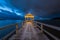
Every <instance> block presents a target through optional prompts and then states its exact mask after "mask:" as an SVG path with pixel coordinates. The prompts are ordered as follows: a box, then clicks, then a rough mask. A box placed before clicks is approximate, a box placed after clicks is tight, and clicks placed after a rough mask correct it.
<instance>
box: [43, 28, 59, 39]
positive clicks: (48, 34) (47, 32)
mask: <svg viewBox="0 0 60 40" xmlns="http://www.w3.org/2000/svg"><path fill="white" fill-rule="evenodd" d="M43 31H44V32H45V33H47V34H48V35H49V36H51V37H52V38H54V39H55V40H60V39H59V38H57V37H56V36H54V35H52V34H51V33H49V32H48V31H46V30H45V29H43Z"/></svg>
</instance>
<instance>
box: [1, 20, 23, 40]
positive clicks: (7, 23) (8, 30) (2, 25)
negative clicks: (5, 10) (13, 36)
mask: <svg viewBox="0 0 60 40" xmlns="http://www.w3.org/2000/svg"><path fill="white" fill-rule="evenodd" d="M17 22H18V23H19V24H21V22H22V21H21V20H0V28H3V27H5V26H6V25H10V24H15V23H17ZM19 27H21V25H19ZM14 29H16V26H13V27H11V28H8V29H4V30H0V39H1V38H2V37H4V36H5V35H7V34H8V33H10V32H11V31H13V30H14Z"/></svg>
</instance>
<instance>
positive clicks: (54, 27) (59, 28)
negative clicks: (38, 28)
mask: <svg viewBox="0 0 60 40" xmlns="http://www.w3.org/2000/svg"><path fill="white" fill-rule="evenodd" d="M34 22H36V23H39V24H43V25H45V26H47V27H50V28H53V29H56V30H58V31H60V27H56V26H52V25H48V24H44V23H41V22H37V21H34Z"/></svg>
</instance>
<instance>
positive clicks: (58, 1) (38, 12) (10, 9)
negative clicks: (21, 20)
mask: <svg viewBox="0 0 60 40" xmlns="http://www.w3.org/2000/svg"><path fill="white" fill-rule="evenodd" d="M3 11H4V12H3ZM29 12H30V13H31V14H33V15H34V16H36V17H39V18H43V19H45V18H48V19H50V18H56V17H57V18H58V17H60V0H1V1H0V15H1V16H0V18H1V17H3V18H4V17H5V16H6V17H8V18H11V17H13V18H15V16H16V18H17V17H20V16H24V15H25V14H27V13H29ZM8 15H9V16H11V17H9V16H8Z"/></svg>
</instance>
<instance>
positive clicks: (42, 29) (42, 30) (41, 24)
mask: <svg viewBox="0 0 60 40" xmlns="http://www.w3.org/2000/svg"><path fill="white" fill-rule="evenodd" d="M41 33H43V24H41Z"/></svg>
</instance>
